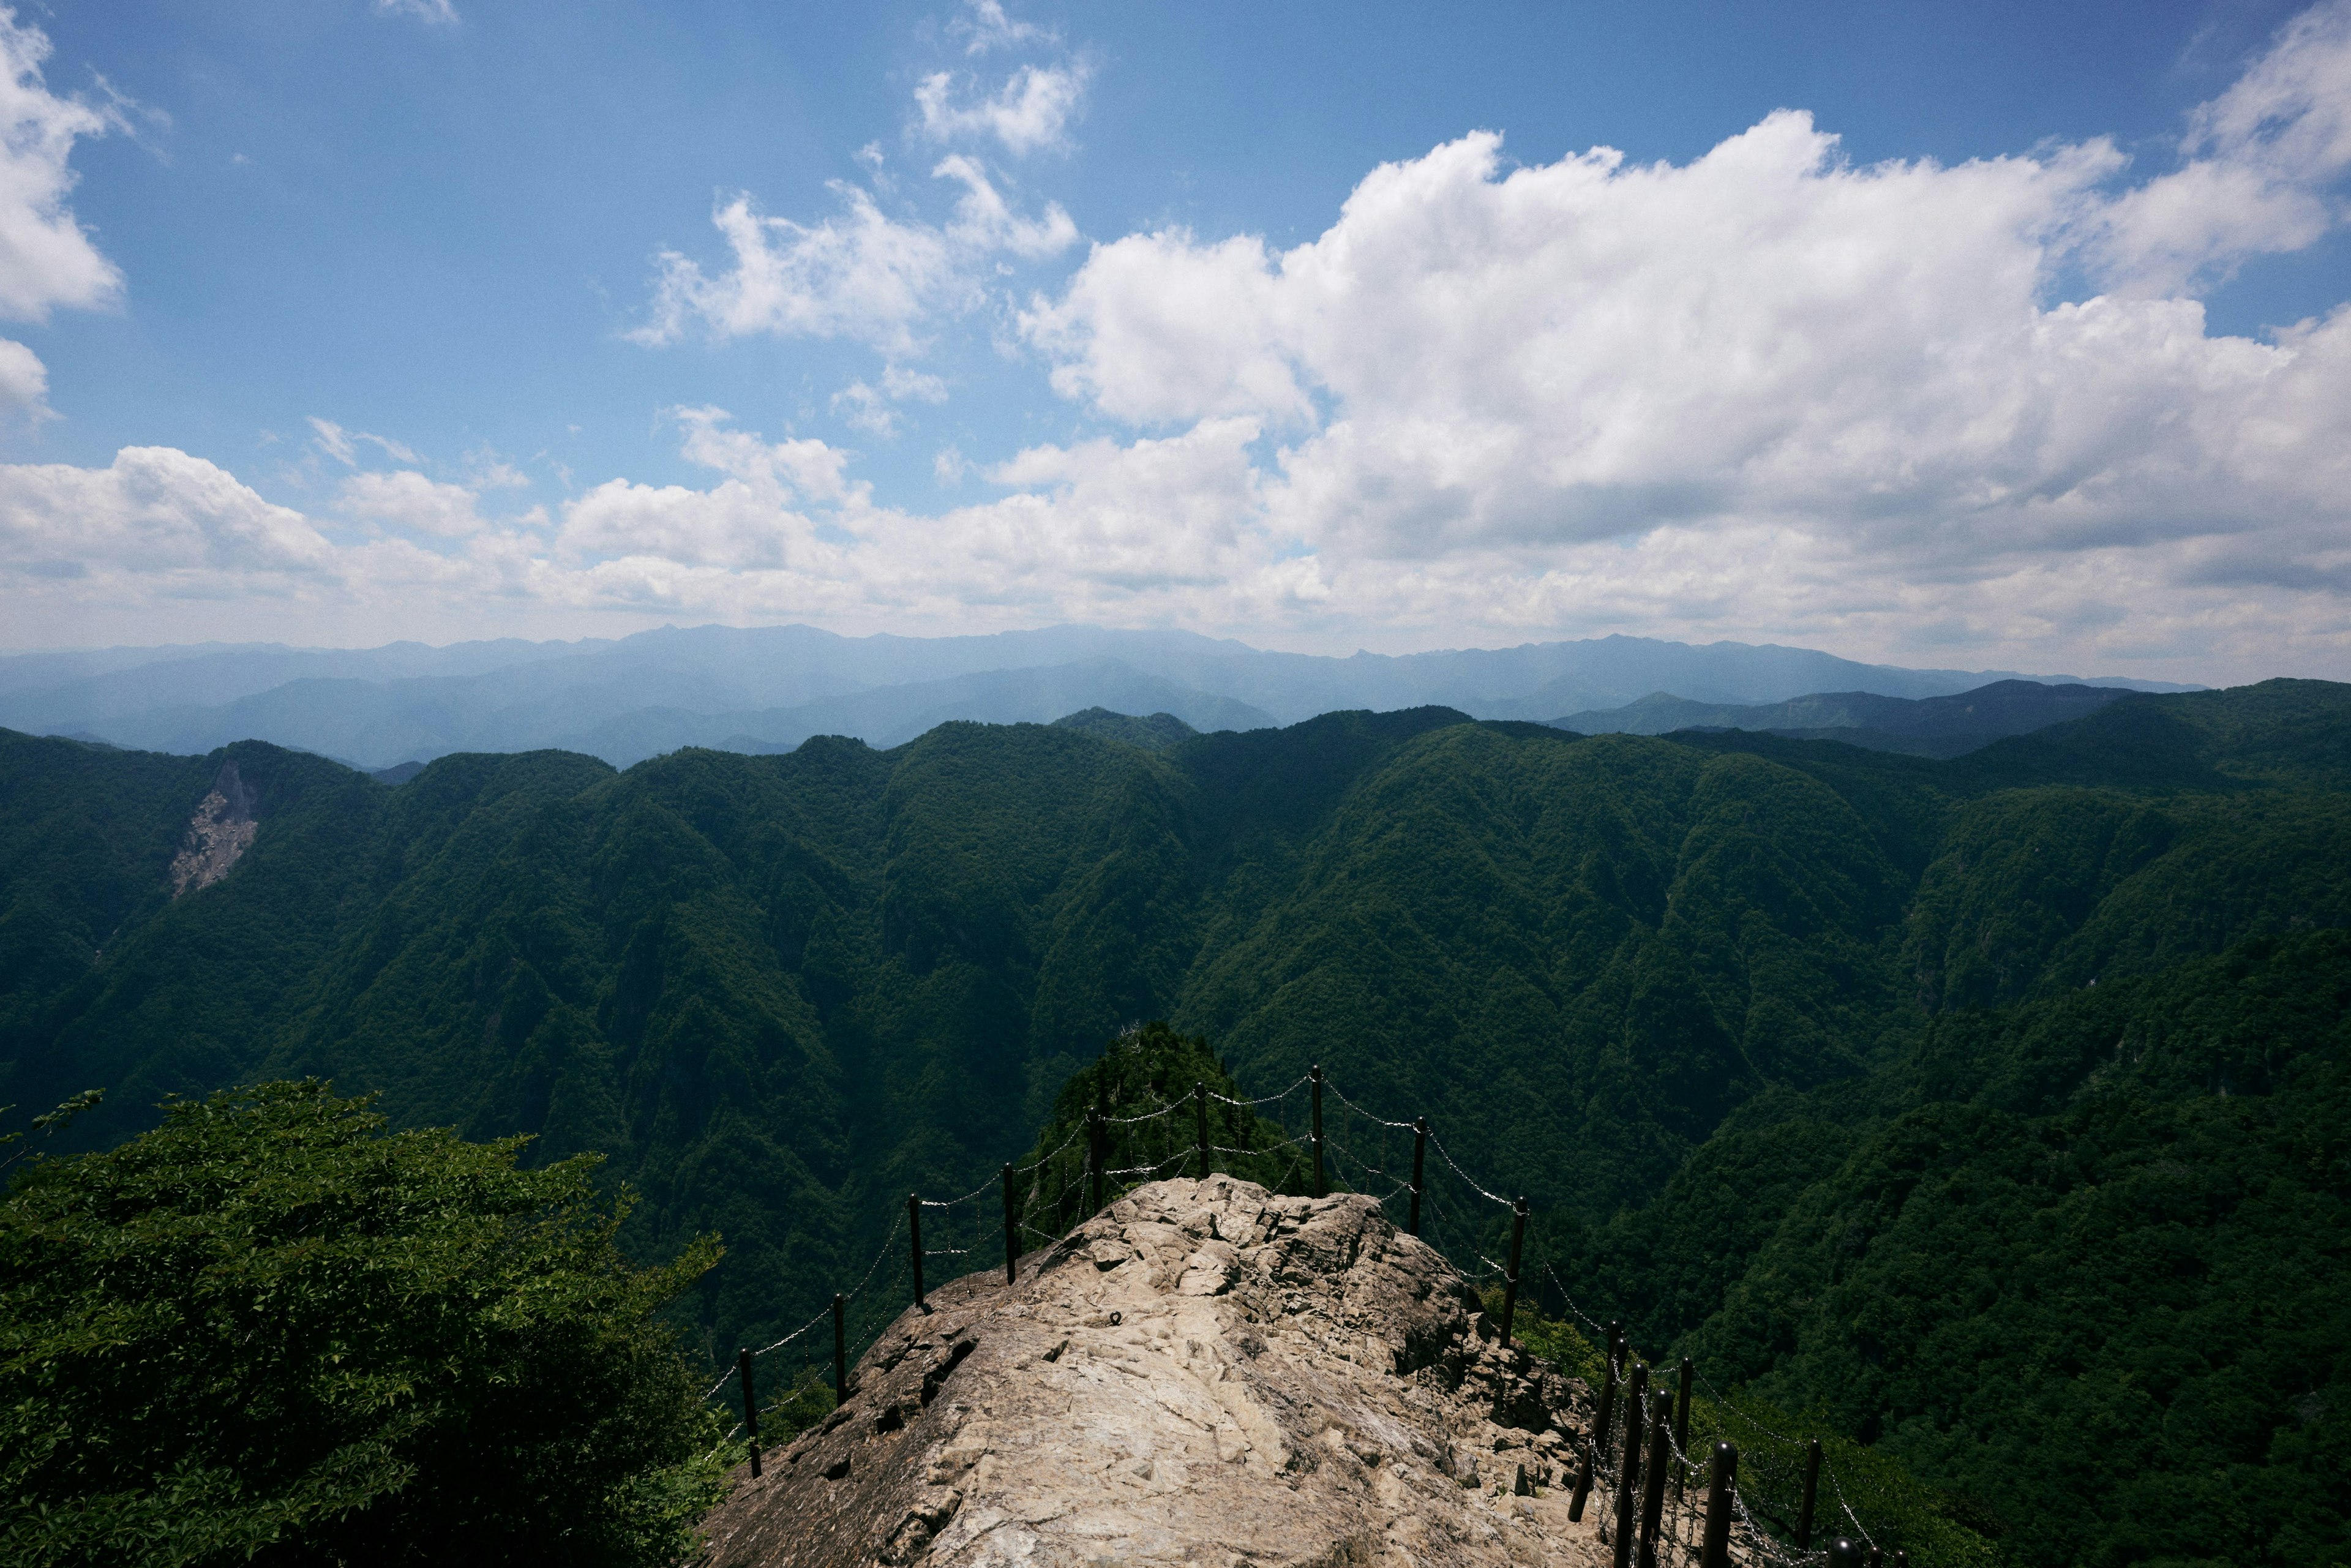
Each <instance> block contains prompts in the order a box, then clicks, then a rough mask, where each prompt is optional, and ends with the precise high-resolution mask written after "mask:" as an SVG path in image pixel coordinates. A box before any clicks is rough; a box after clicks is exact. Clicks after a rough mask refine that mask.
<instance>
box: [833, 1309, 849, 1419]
mask: <svg viewBox="0 0 2351 1568" xmlns="http://www.w3.org/2000/svg"><path fill="white" fill-rule="evenodd" d="M832 1402H833V1403H834V1404H835V1405H846V1404H848V1403H849V1298H848V1297H847V1296H844V1295H842V1294H841V1292H840V1291H834V1292H833V1293H832Z"/></svg>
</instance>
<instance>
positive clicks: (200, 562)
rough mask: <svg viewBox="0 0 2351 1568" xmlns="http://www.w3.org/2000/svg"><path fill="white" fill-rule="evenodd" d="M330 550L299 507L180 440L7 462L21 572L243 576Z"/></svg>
mask: <svg viewBox="0 0 2351 1568" xmlns="http://www.w3.org/2000/svg"><path fill="white" fill-rule="evenodd" d="M331 554H332V551H331V549H330V547H329V545H328V542H327V540H326V539H325V538H323V537H322V536H321V535H320V534H319V531H318V530H317V529H316V528H312V527H311V526H310V523H309V521H308V519H307V518H305V517H303V516H302V515H301V514H300V513H298V512H295V511H292V510H289V509H288V508H287V507H279V506H275V505H272V504H271V503H270V502H268V501H266V500H264V499H262V497H260V496H258V495H256V494H255V493H254V492H253V491H252V490H251V489H249V488H247V487H246V486H245V485H243V484H242V483H240V482H239V481H238V480H237V479H236V478H235V476H232V475H230V474H229V473H228V472H227V471H225V469H222V468H219V467H216V466H214V465H213V464H211V463H208V462H206V461H204V459H203V458H201V457H191V456H190V455H187V454H186V453H184V452H182V451H179V450H177V449H176V448H173V447H169V446H126V447H124V448H123V449H122V450H121V451H120V452H119V453H117V454H115V457H114V461H113V463H112V464H110V465H108V466H107V467H104V468H80V467H75V466H73V465H68V464H63V463H29V464H8V465H0V563H5V567H7V568H13V569H15V570H39V569H41V568H43V567H45V566H47V568H48V569H49V570H47V571H46V572H45V573H43V575H48V576H78V575H81V574H82V572H84V571H86V570H90V569H91V568H94V567H103V568H106V569H110V570H112V571H115V572H122V573H130V574H134V575H138V576H146V577H154V576H170V577H179V578H182V579H187V580H202V579H206V578H211V577H220V578H225V579H228V580H239V581H241V580H246V579H248V578H250V577H253V576H255V575H283V574H287V573H293V574H305V575H307V574H310V573H315V572H318V571H319V570H323V569H325V568H326V567H327V566H328V565H329V558H330V556H331ZM60 562H63V563H68V564H69V565H70V566H71V567H73V568H74V570H70V571H64V570H59V569H58V568H57V564H56V563H60Z"/></svg>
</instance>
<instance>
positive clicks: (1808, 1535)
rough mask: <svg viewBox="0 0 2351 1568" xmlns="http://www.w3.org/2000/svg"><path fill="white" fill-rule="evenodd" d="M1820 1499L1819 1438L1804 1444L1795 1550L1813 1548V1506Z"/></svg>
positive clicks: (1801, 1550)
mask: <svg viewBox="0 0 2351 1568" xmlns="http://www.w3.org/2000/svg"><path fill="white" fill-rule="evenodd" d="M1820 1500H1821V1440H1820V1439H1819V1438H1818V1437H1814V1438H1813V1440H1812V1441H1811V1442H1809V1443H1807V1444H1805V1445H1804V1500H1803V1502H1802V1505H1801V1506H1799V1507H1798V1508H1797V1510H1796V1550H1797V1551H1799V1552H1810V1551H1811V1550H1812V1549H1813V1505H1814V1504H1816V1503H1818V1502H1819V1501H1820Z"/></svg>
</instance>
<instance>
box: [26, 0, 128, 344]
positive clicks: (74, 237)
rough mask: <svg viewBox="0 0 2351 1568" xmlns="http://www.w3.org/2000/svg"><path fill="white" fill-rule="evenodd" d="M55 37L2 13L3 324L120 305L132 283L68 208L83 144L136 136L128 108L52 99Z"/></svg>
mask: <svg viewBox="0 0 2351 1568" xmlns="http://www.w3.org/2000/svg"><path fill="white" fill-rule="evenodd" d="M48 57H49V40H48V36H47V34H45V33H43V32H42V31H41V30H40V29H39V28H38V27H35V26H29V25H27V24H25V23H21V22H19V21H17V19H16V12H15V11H14V10H12V9H10V8H8V7H6V6H0V316H6V317H8V318H9V319H14V320H18V321H46V320H47V319H48V316H49V311H50V310H51V309H52V308H55V307H57V306H59V305H65V306H74V307H79V308H98V307H103V306H108V305H111V304H113V303H114V302H115V300H116V298H118V297H119V296H120V293H121V289H122V274H121V273H120V271H119V270H118V269H117V268H116V267H115V265H114V264H113V263H112V262H110V261H109V260H108V259H107V258H106V257H105V256H102V255H100V254H99V249H98V247H97V246H95V245H93V244H91V243H90V237H89V234H88V233H87V232H86V231H85V230H84V229H83V228H82V226H81V225H80V223H79V222H78V220H76V218H75V217H74V215H73V213H72V211H71V210H70V209H69V208H68V206H67V205H66V197H67V196H68V194H69V193H71V192H72V190H73V188H74V183H75V180H76V176H75V174H74V172H73V170H72V169H70V168H69V167H68V160H69V159H70V158H71V157H72V156H73V148H74V143H75V142H76V141H78V140H80V139H81V138H82V137H85V136H103V135H105V134H106V133H107V132H108V131H120V130H125V129H127V128H128V127H127V122H126V121H125V120H124V118H123V115H122V110H121V108H120V104H119V103H118V102H117V101H116V100H114V99H109V100H108V101H107V102H106V103H104V104H99V105H93V104H89V103H86V102H84V101H82V100H81V99H78V98H66V97H60V96H58V95H57V94H56V93H53V92H51V91H50V90H49V89H48V88H47V84H46V83H45V82H44V80H43V78H42V74H41V68H42V64H43V62H45V61H46V60H47V58H48Z"/></svg>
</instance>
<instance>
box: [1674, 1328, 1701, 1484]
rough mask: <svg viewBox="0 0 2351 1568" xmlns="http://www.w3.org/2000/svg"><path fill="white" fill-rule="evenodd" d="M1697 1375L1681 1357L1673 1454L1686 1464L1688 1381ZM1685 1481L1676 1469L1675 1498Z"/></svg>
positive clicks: (1687, 1453)
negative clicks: (1679, 1390) (1680, 1381)
mask: <svg viewBox="0 0 2351 1568" xmlns="http://www.w3.org/2000/svg"><path fill="white" fill-rule="evenodd" d="M1697 1373H1698V1368H1697V1367H1695V1366H1693V1365H1691V1364H1690V1358H1689V1357H1688V1356H1684V1357H1682V1392H1681V1399H1680V1401H1679V1402H1678V1403H1677V1404H1676V1405H1675V1406H1674V1452H1676V1453H1677V1454H1679V1455H1680V1456H1681V1457H1682V1459H1683V1461H1684V1463H1687V1462H1688V1459H1689V1407H1690V1379H1691V1378H1692V1377H1694V1376H1695V1375H1697ZM1686 1479H1687V1478H1686V1477H1685V1476H1684V1474H1683V1472H1682V1470H1681V1469H1680V1468H1679V1467H1678V1466H1677V1467H1676V1469H1675V1470H1674V1495H1675V1496H1676V1497H1679V1496H1681V1495H1682V1488H1683V1485H1684V1483H1685V1481H1686Z"/></svg>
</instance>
